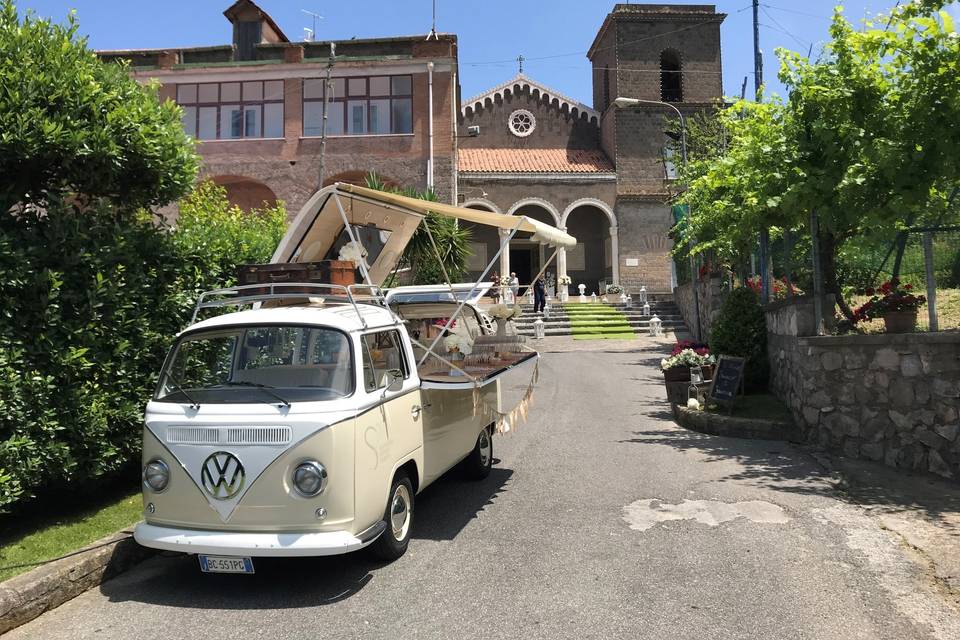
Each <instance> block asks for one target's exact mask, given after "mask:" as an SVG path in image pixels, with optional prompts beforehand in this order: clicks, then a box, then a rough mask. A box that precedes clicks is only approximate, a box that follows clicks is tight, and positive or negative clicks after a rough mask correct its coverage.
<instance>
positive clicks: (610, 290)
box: [604, 284, 623, 304]
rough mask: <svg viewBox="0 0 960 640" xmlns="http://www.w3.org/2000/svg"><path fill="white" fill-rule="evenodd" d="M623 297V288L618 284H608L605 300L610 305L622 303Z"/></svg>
mask: <svg viewBox="0 0 960 640" xmlns="http://www.w3.org/2000/svg"><path fill="white" fill-rule="evenodd" d="M621 295H623V287H621V286H620V285H618V284H608V285H607V290H606V295H605V296H604V299H605V300H606V301H607V302H608V303H610V304H613V303H615V302H620V296H621Z"/></svg>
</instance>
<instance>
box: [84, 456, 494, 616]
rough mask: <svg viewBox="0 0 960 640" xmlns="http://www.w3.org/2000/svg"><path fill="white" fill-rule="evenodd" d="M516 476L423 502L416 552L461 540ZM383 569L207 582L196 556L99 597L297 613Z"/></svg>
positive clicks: (294, 568)
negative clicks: (433, 543)
mask: <svg viewBox="0 0 960 640" xmlns="http://www.w3.org/2000/svg"><path fill="white" fill-rule="evenodd" d="M512 475H513V471H512V470H509V469H500V468H496V467H494V469H493V470H492V471H491V472H490V475H489V476H488V477H487V478H486V479H484V480H481V481H478V482H472V481H467V480H465V479H463V476H462V474H461V473H460V470H459V469H452V470H451V471H450V472H449V473H448V474H446V475H445V476H444V477H442V478H440V479H439V480H437V482H435V483H434V484H433V485H431V486H430V487H428V488H427V489H425V490H424V492H423V493H422V494H420V495H418V496H417V502H416V506H415V509H416V511H415V513H416V518H415V519H414V525H413V531H412V532H411V537H412V538H413V540H412V542H411V544H412V545H416V544H417V543H416V540H418V539H420V540H452V539H453V538H455V537H456V536H457V534H459V533H460V531H462V530H463V528H464V527H465V526H467V524H468V523H469V522H470V520H472V519H473V518H475V517H476V515H477V512H479V511H481V510H482V509H483V508H484V507H486V506H487V505H489V504H492V503H493V501H494V499H495V498H496V496H497V495H498V494H499V493H500V492H501V491H503V488H504V485H505V484H506V483H507V480H509V478H510V476H512ZM398 562H403V559H402V558H401V559H400V560H398ZM384 567H385V564H384V563H383V562H381V561H379V560H375V559H374V558H373V557H372V555H371V554H369V553H367V552H366V551H365V550H363V551H358V552H356V553H350V554H346V555H340V556H327V557H318V558H254V568H255V570H256V573H255V574H254V575H229V574H206V573H201V571H200V567H199V563H198V560H197V558H196V557H194V556H187V555H183V554H163V555H161V556H160V557H157V558H153V559H151V560H148V561H147V562H145V563H144V564H142V565H141V566H139V567H137V568H135V569H134V570H132V571H128V572H127V573H125V574H123V575H121V576H119V577H117V578H116V579H114V580H110V581H107V582H105V583H103V584H102V585H101V586H100V592H101V593H103V594H104V595H105V596H107V598H109V599H110V601H111V602H126V601H135V602H146V603H150V604H157V605H163V606H167V607H179V608H188V609H193V608H196V609H227V610H240V609H296V608H302V607H316V606H322V605H327V604H333V603H336V602H340V601H342V600H345V599H347V598H350V597H351V596H353V595H354V594H356V593H359V592H360V591H361V590H362V589H363V588H364V587H366V586H367V584H369V583H370V582H371V581H372V580H373V579H374V576H375V575H376V573H377V571H378V570H380V569H382V568H384Z"/></svg>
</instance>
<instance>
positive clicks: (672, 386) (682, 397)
mask: <svg viewBox="0 0 960 640" xmlns="http://www.w3.org/2000/svg"><path fill="white" fill-rule="evenodd" d="M696 346H697V348H696V349H692V348H689V347H687V346H686V345H685V344H683V343H677V345H676V346H675V347H674V351H675V353H674V354H673V355H671V356H670V357H669V358H664V359H663V360H661V361H660V369H661V370H662V371H663V383H664V386H665V387H666V390H667V400H668V401H669V402H670V403H671V404H685V403H686V402H687V397H688V393H689V390H690V369H691V368H693V367H700V368H701V369H702V373H703V380H709V379H711V378H712V377H713V364H714V358H713V356H712V355H710V354H709V353H708V352H707V349H706V348H705V347H704V346H702V345H696Z"/></svg>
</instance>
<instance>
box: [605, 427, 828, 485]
mask: <svg viewBox="0 0 960 640" xmlns="http://www.w3.org/2000/svg"><path fill="white" fill-rule="evenodd" d="M650 416H651V417H654V418H662V419H665V420H669V419H671V416H670V414H669V412H667V411H663V412H660V411H654V412H651V413H650ZM633 436H634V437H632V438H628V439H626V440H620V442H621V443H632V444H640V445H666V446H670V447H673V448H675V449H677V450H679V451H695V452H699V453H701V454H705V456H706V458H705V460H703V462H704V463H711V462H727V461H734V462H736V463H738V464H739V465H742V467H743V468H742V469H741V470H740V471H739V472H737V473H731V474H728V475H726V476H723V477H721V478H718V479H717V480H716V481H717V482H741V483H742V482H747V483H750V484H755V485H762V486H765V487H768V488H771V489H774V490H777V491H786V492H789V493H801V494H816V495H835V494H836V491H837V487H836V485H835V483H834V481H833V478H832V476H831V474H830V472H828V471H826V470H825V469H823V468H822V467H821V466H820V465H819V464H817V463H816V461H815V460H813V458H811V457H810V456H809V455H807V454H806V453H804V452H803V451H801V450H799V449H797V448H796V447H794V446H793V445H791V444H789V443H787V442H778V441H771V440H747V439H740V438H727V437H722V436H712V435H707V434H703V433H697V432H695V431H687V430H685V429H683V428H681V427H676V428H674V429H664V430H650V431H634V432H633Z"/></svg>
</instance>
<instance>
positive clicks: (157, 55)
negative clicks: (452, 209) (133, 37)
mask: <svg viewBox="0 0 960 640" xmlns="http://www.w3.org/2000/svg"><path fill="white" fill-rule="evenodd" d="M224 15H225V16H226V18H227V19H228V20H229V22H230V23H231V25H232V32H233V41H232V42H231V43H230V44H225V45H222V46H212V47H191V48H181V49H163V50H130V51H101V52H99V54H100V56H101V57H103V58H105V59H117V58H122V59H126V60H129V61H130V64H131V70H132V73H133V75H134V76H136V77H137V78H142V79H143V80H144V81H146V80H149V79H156V80H157V81H159V82H160V84H161V88H160V92H161V97H164V98H170V99H172V100H175V101H177V103H179V104H180V105H181V106H182V107H183V109H184V127H185V128H186V130H187V132H188V133H190V135H192V136H194V137H196V138H197V140H198V142H199V145H198V147H199V152H200V154H201V156H202V157H203V169H202V175H203V176H204V177H209V178H212V179H213V180H214V181H215V182H217V183H220V184H222V185H224V186H225V187H226V188H227V191H228V196H229V198H230V199H231V201H232V202H235V203H237V204H239V205H240V206H242V207H244V208H249V207H251V206H256V205H259V204H260V203H261V202H263V201H264V200H268V201H272V200H283V201H285V202H286V204H287V210H288V212H290V215H291V216H292V215H295V214H296V212H297V211H298V210H299V209H300V207H301V206H302V205H303V204H304V203H305V202H306V201H307V199H308V198H309V197H310V196H311V195H313V193H314V192H315V191H316V189H317V187H318V181H319V160H320V149H321V135H320V134H321V123H322V111H323V109H322V107H323V101H324V95H323V90H324V89H323V85H324V79H325V77H326V73H327V64H328V60H329V56H330V44H329V43H326V42H324V43H319V42H290V41H289V39H288V38H287V36H286V35H285V34H284V33H283V31H282V30H281V29H280V27H279V26H277V24H276V23H275V22H274V21H273V19H272V18H270V16H269V15H268V14H267V13H266V12H264V11H263V10H262V9H260V7H258V6H257V5H256V4H255V3H254V2H251V1H250V0H238V1H237V2H236V3H235V4H233V5H232V6H231V7H230V8H228V9H227V10H226V11H224ZM335 45H336V60H335V63H334V65H333V68H332V70H331V76H332V78H333V90H332V92H331V100H330V102H329V112H328V120H327V141H326V151H325V153H324V156H325V165H326V167H325V172H324V183H325V184H329V183H330V182H332V181H337V180H340V181H344V182H359V181H362V179H363V176H364V175H365V174H366V173H367V172H369V171H376V172H377V173H379V174H380V175H381V176H382V177H383V178H384V180H385V181H386V182H388V183H394V184H400V185H415V186H419V187H425V186H428V185H432V186H433V187H434V189H435V190H436V191H437V193H438V194H439V195H440V197H441V198H443V199H445V200H448V201H449V200H451V199H453V198H454V197H455V191H456V179H455V177H454V163H455V158H456V155H455V150H456V141H455V137H454V134H455V123H456V106H457V95H458V94H457V79H456V74H457V39H456V36H453V35H447V34H440V35H438V36H436V37H435V38H433V37H432V38H431V39H429V40H428V39H427V38H426V35H420V36H407V37H395V38H377V39H353V40H343V41H338V42H336V43H335Z"/></svg>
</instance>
